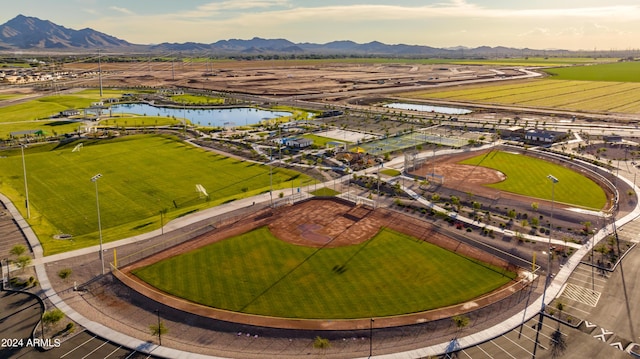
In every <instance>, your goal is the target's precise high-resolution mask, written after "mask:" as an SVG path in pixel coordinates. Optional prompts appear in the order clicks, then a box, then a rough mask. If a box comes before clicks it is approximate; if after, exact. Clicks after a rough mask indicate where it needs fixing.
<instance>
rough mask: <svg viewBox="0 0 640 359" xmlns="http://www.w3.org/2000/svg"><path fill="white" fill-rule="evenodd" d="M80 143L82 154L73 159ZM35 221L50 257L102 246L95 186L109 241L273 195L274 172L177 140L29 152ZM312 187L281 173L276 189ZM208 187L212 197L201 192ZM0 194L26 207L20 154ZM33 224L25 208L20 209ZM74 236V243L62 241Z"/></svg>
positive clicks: (146, 138) (10, 160) (7, 168)
mask: <svg viewBox="0 0 640 359" xmlns="http://www.w3.org/2000/svg"><path fill="white" fill-rule="evenodd" d="M79 143H83V148H82V149H81V150H80V151H76V152H72V150H73V149H74V148H75V147H76V145H78V144H79ZM25 162H26V166H27V183H28V189H29V203H30V205H31V219H29V220H28V222H29V223H30V224H31V226H32V228H33V230H34V231H35V232H36V234H37V235H38V238H39V240H40V242H41V243H42V246H43V248H44V251H45V255H50V254H55V253H59V252H62V251H67V250H71V249H77V248H82V247H86V246H91V245H95V244H97V239H98V223H97V212H96V194H95V185H94V183H92V182H91V181H90V178H91V177H92V176H94V175H95V174H97V173H101V174H102V175H103V176H102V178H101V179H100V180H99V181H98V189H99V191H98V192H99V200H100V215H101V224H102V230H103V238H104V240H105V241H111V240H117V239H122V238H126V237H130V236H133V235H137V234H141V233H144V232H147V231H150V230H153V229H156V228H159V227H160V221H161V219H160V216H159V213H160V211H161V210H165V209H166V210H167V214H166V215H165V218H164V219H165V223H166V221H167V220H170V219H174V218H176V217H179V216H182V215H185V214H187V213H191V212H194V211H198V210H201V209H204V208H208V207H212V206H216V205H219V204H222V203H225V202H230V201H234V200H237V199H240V198H244V197H249V196H253V195H256V194H260V193H264V192H268V191H269V188H270V186H269V167H268V166H264V165H261V164H256V163H250V162H244V161H239V160H236V159H231V158H228V157H224V156H221V155H218V154H215V153H212V152H208V151H205V150H203V149H200V148H196V147H193V146H191V145H188V144H185V143H183V142H181V141H179V140H177V139H176V138H174V137H171V136H160V135H140V136H127V137H123V138H119V139H112V140H86V139H85V140H78V141H74V142H71V143H66V144H57V143H55V144H47V145H43V146H33V147H28V148H27V149H26V150H25ZM292 181H294V183H295V185H301V186H304V185H307V184H310V183H312V182H313V181H312V180H311V179H310V178H309V177H307V176H305V175H302V174H300V173H298V172H295V171H291V170H286V169H281V168H276V169H275V170H274V172H273V184H274V189H287V188H290V187H292ZM196 184H201V185H202V186H204V188H205V189H206V190H207V191H208V194H209V197H208V198H207V197H204V196H201V195H200V194H199V193H198V192H197V191H196V189H195V186H196ZM0 191H2V193H4V194H5V195H7V196H8V197H9V198H10V199H11V200H12V201H13V203H15V204H22V203H25V191H24V180H23V167H22V158H21V153H20V150H19V149H12V150H6V151H1V152H0ZM17 207H18V208H19V210H20V211H21V213H22V214H23V216H24V217H25V218H26V210H25V208H24V206H22V205H18V206H17ZM56 234H71V235H73V239H72V240H57V239H54V238H53V236H54V235H56Z"/></svg>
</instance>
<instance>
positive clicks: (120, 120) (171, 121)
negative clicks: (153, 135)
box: [100, 115, 183, 127]
mask: <svg viewBox="0 0 640 359" xmlns="http://www.w3.org/2000/svg"><path fill="white" fill-rule="evenodd" d="M182 123H183V122H182V121H181V120H178V119H175V118H171V117H166V116H127V115H124V116H122V117H114V118H109V119H106V120H100V127H154V126H176V125H181V124H182Z"/></svg>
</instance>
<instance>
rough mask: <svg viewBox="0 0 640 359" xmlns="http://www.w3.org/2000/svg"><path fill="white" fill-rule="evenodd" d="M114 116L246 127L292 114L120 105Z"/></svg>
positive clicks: (254, 109) (114, 108)
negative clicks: (167, 118) (172, 119)
mask: <svg viewBox="0 0 640 359" xmlns="http://www.w3.org/2000/svg"><path fill="white" fill-rule="evenodd" d="M111 112H112V114H113V115H116V114H119V113H122V114H135V115H141V116H143V115H146V116H162V117H175V118H177V119H183V118H187V119H188V120H189V121H191V123H192V124H194V125H201V126H221V127H222V126H246V125H253V124H256V123H260V122H261V121H263V120H269V119H274V118H279V117H284V116H291V113H290V112H284V111H269V110H261V109H257V108H249V107H241V108H225V109H189V108H185V109H181V108H166V107H155V106H151V105H148V104H120V105H114V106H111Z"/></svg>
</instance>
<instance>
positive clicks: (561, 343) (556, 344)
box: [549, 328, 567, 358]
mask: <svg viewBox="0 0 640 359" xmlns="http://www.w3.org/2000/svg"><path fill="white" fill-rule="evenodd" d="M563 335H564V334H562V332H561V331H560V328H558V329H556V331H555V332H553V333H552V334H551V338H549V345H550V346H551V357H552V358H558V357H560V356H561V355H562V354H563V353H564V351H565V350H566V349H567V342H566V340H565V339H564V336H563Z"/></svg>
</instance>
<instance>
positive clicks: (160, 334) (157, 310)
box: [156, 309, 162, 346]
mask: <svg viewBox="0 0 640 359" xmlns="http://www.w3.org/2000/svg"><path fill="white" fill-rule="evenodd" d="M156 314H157V316H158V345H160V346H162V329H161V328H162V323H161V322H160V309H156Z"/></svg>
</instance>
